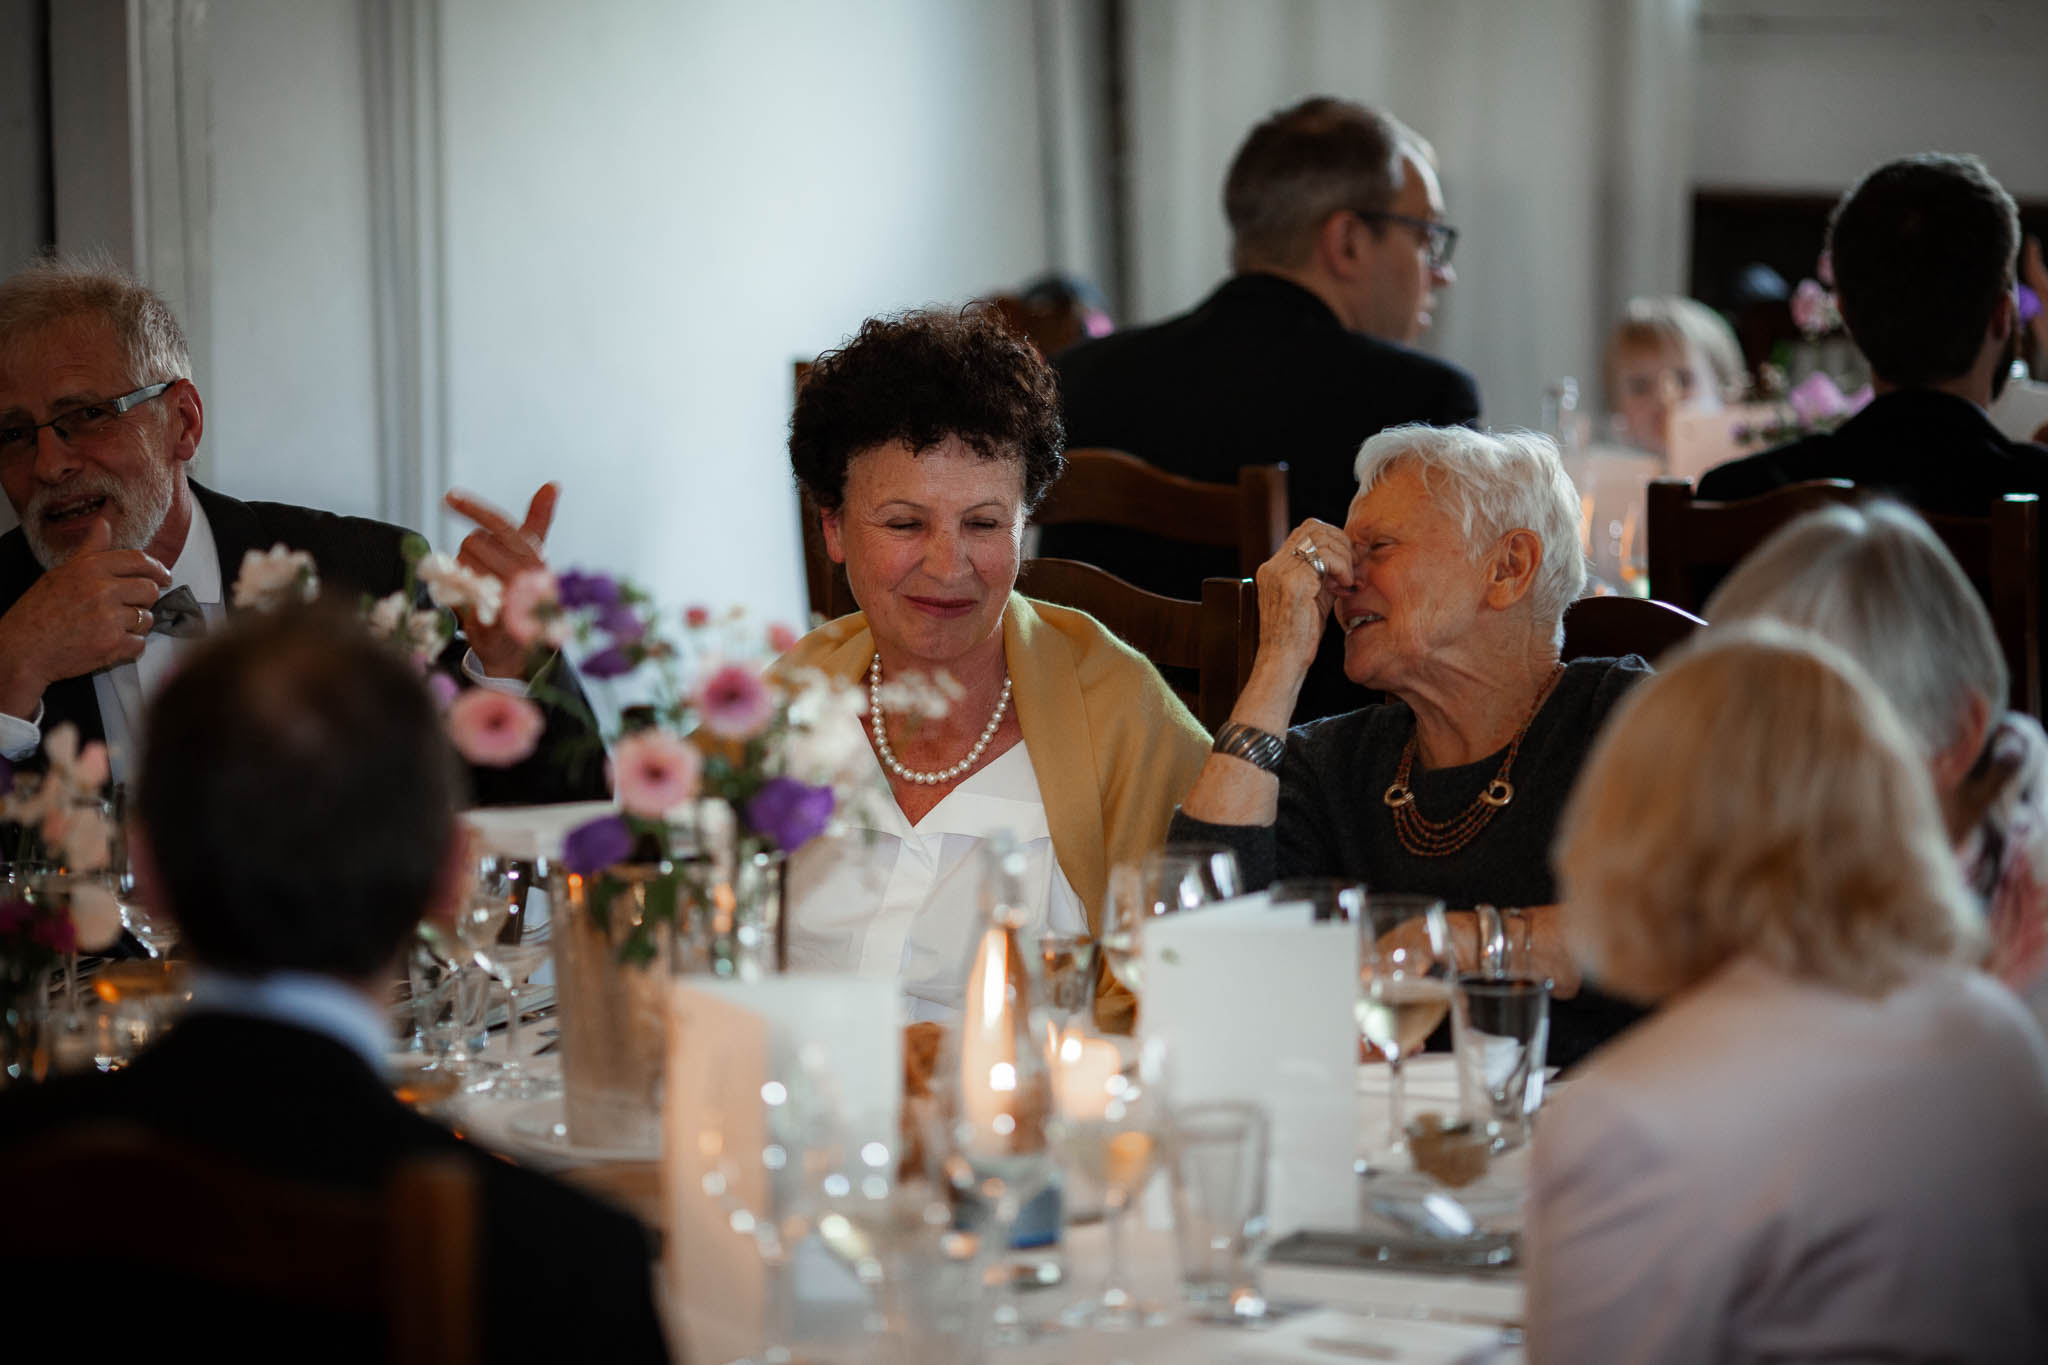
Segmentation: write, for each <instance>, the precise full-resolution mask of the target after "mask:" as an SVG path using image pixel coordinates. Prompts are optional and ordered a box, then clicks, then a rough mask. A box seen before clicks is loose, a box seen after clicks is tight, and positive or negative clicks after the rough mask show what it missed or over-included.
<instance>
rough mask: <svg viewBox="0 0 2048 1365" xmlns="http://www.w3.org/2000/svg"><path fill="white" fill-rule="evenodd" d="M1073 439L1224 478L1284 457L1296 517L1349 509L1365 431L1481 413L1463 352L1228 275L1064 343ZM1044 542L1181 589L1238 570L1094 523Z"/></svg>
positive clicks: (1153, 585)
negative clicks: (1384, 330)
mask: <svg viewBox="0 0 2048 1365" xmlns="http://www.w3.org/2000/svg"><path fill="white" fill-rule="evenodd" d="M1053 367H1054V368H1055V369H1056V370H1058V371H1059V376H1060V394H1061V402H1062V405H1063V407H1064V410H1065V414H1066V423H1067V444H1068V445H1072V446H1109V447H1111V448H1113V449H1116V450H1124V451H1129V452H1130V453H1131V454H1133V455H1136V456H1137V457H1138V458H1139V459H1141V460H1144V461H1146V462H1147V463H1148V464H1154V465H1157V466H1159V467H1160V468H1161V469H1165V470H1169V471H1171V472H1172V473H1175V474H1180V475H1183V476H1185V477H1187V478H1191V479H1202V480H1206V481H1208V482H1212V483H1230V482H1234V481H1235V480H1236V478H1237V471H1238V469H1239V468H1240V467H1241V466H1243V465H1248V464H1277V463H1281V462H1285V463H1286V465H1287V496H1288V502H1289V504H1290V514H1291V518H1292V520H1293V521H1296V522H1299V521H1302V520H1304V519H1305V518H1308V517H1320V518H1322V519H1323V520H1324V521H1329V522H1336V523H1340V524H1341V523H1342V522H1343V520H1344V513H1345V509H1346V508H1348V507H1349V506H1350V504H1351V496H1352V494H1353V493H1355V492H1356V491H1357V488H1358V481H1357V480H1356V479H1355V478H1354V477H1353V476H1352V472H1351V471H1352V465H1353V462H1354V461H1355V460H1356V458H1357V456H1358V447H1359V446H1360V445H1361V444H1363V443H1364V441H1365V438H1366V437H1368V436H1371V435H1372V434H1373V433H1375V432H1378V431H1382V430H1384V429H1386V428H1387V427H1391V426H1398V425H1400V424H1401V423H1403V422H1429V423H1433V424H1436V425H1452V424H1456V423H1460V422H1470V421H1472V420H1474V419H1475V418H1477V417H1478V416H1479V390H1478V388H1477V386H1476V385H1475V384H1474V383H1473V382H1472V376H1470V375H1469V374H1467V373H1465V371H1463V370H1461V369H1459V368H1458V367H1457V366H1455V365H1451V364H1447V363H1446V362H1444V361H1441V360H1438V359H1436V358H1434V357H1433V356H1428V355H1424V354H1423V353H1422V352H1420V351H1416V350H1411V349H1410V348H1408V347H1406V346H1401V345H1397V344H1395V343H1393V342H1390V341H1382V340H1380V339H1379V338H1377V337H1370V336H1366V335H1364V334H1362V333H1359V332H1353V331H1349V330H1347V329H1346V328H1345V326H1344V324H1343V323H1341V322H1339V321H1338V320H1337V315H1336V314H1335V313H1333V312H1331V311H1330V308H1329V305H1327V304H1325V303H1324V302H1323V301H1322V300H1321V299H1319V298H1317V297H1316V296H1315V295H1314V294H1312V293H1310V292H1309V291H1308V290H1306V289H1304V288H1302V287H1301V286H1300V285H1298V284H1294V283H1293V282H1291V281H1288V280H1283V279H1281V278H1280V277H1279V276H1277V275H1263V274H1247V275H1238V276H1235V277H1234V278H1232V279H1229V280H1226V281H1225V282H1224V283H1223V284H1222V286H1221V287H1219V288H1218V289H1217V290H1216V292H1215V293H1213V294H1211V295H1210V296H1209V297H1208V298H1207V299H1205V300H1203V302H1202V303H1201V305H1200V306H1199V307H1197V308H1196V309H1195V310H1194V311H1193V312H1190V313H1184V314H1182V315H1181V316H1179V317H1176V318H1169V319H1167V320H1166V321H1165V322H1161V323H1158V324H1156V325H1154V326H1151V327H1138V328H1133V329H1131V330H1129V331H1123V332H1115V333H1112V334H1111V335H1109V336H1106V337H1102V338H1100V339H1099V340H1096V341H1090V342H1086V343H1083V344H1082V345H1080V346H1076V347H1074V348H1073V349H1072V350H1069V351H1066V352H1063V353H1062V354H1061V355H1060V356H1059V357H1058V358H1057V359H1055V360H1054V361H1053ZM1040 553H1042V554H1047V555H1058V556H1060V557H1062V558H1068V559H1080V560H1084V561H1086V562H1088V563H1091V564H1097V565H1100V566H1101V567H1103V568H1106V569H1108V570H1110V571H1111V572H1112V573H1115V574H1117V575H1118V576H1119V577H1122V578H1125V579H1127V580H1129V581H1130V582H1133V583H1136V584H1137V585H1138V586H1140V587H1144V588H1150V589H1151V590H1152V591H1154V592H1164V593H1167V594H1169V595H1171V596H1174V597H1199V596H1200V595H1201V581H1202V579H1203V578H1205V577H1211V576H1235V574H1236V573H1237V557H1236V555H1235V554H1233V553H1231V552H1229V551H1227V550H1225V551H1217V552H1214V553H1213V554H1212V553H1207V552H1204V551H1200V550H1194V549H1191V548H1190V547H1188V546H1184V545H1174V544H1173V543H1172V542H1171V541H1165V540H1157V539H1155V538H1153V537H1149V536H1144V537H1140V536H1134V535H1131V534H1129V533H1126V532H1106V533H1105V532H1104V531H1103V530H1102V529H1101V528H1098V527H1080V526H1076V527H1065V526H1048V527H1046V528H1045V530H1044V532H1043V535H1042V538H1041V540H1040Z"/></svg>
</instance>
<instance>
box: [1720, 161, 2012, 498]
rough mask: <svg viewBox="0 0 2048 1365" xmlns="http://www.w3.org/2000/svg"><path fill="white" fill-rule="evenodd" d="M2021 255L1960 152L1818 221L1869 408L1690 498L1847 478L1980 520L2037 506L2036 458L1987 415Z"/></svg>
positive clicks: (1740, 467)
mask: <svg viewBox="0 0 2048 1365" xmlns="http://www.w3.org/2000/svg"><path fill="white" fill-rule="evenodd" d="M2019 246H2020V230H2019V210H2018V209H2017V208H2016V207H2015V206H2014V204H2013V200H2012V196H2011V195H2009V194H2007V193H2006V192H2005V188H2004V187H2003V186H2001V185H2000V184H1999V183H1998V182H1997V181H1996V180H1994V179H1993V178H1992V176H1991V173H1990V172H1989V171H1988V170H1986V169H1985V167H1984V163H1983V162H1981V161H1979V160H1978V159H1977V158H1975V157H1973V156H1949V155H1945V154H1940V153H1933V152H1929V153H1923V154H1920V155H1916V156H1908V157H1901V158H1900V159H1898V160H1896V161H1890V162H1887V163H1885V164H1884V165H1882V166H1879V167H1878V168H1877V169H1876V170H1874V171H1872V172H1870V174H1868V175H1866V176H1865V177H1863V179H1862V180H1861V181H1859V182H1858V183H1857V184H1856V185H1855V187H1854V188H1852V189H1851V190H1850V191H1849V192H1848V193H1847V194H1846V195H1844V196H1843V197H1842V202H1841V203H1840V204H1839V205H1837V206H1836V208H1835V212H1834V217H1833V218H1832V220H1831V221H1830V222H1829V224H1828V259H1829V261H1830V263H1831V267H1832V269H1833V272H1834V279H1835V291H1836V296H1837V300H1838V302H1839V304H1840V306H1841V311H1842V323H1843V325H1844V326H1846V327H1847V328H1848V329H1849V338H1850V340H1852V341H1854V342H1855V343H1856V347H1857V349H1858V350H1860V351H1862V352H1863V356H1864V358H1865V359H1866V360H1868V361H1869V362H1870V370H1871V376H1872V379H1871V387H1872V389H1873V390H1874V391H1875V393H1876V397H1874V398H1873V399H1872V400H1871V401H1870V402H1869V403H1868V404H1867V405H1866V406H1865V407H1864V408H1863V409H1862V410H1861V411H1859V412H1858V413H1857V414H1856V415H1855V416H1853V417H1851V418H1850V419H1849V420H1848V421H1846V422H1844V423H1842V425H1841V426H1839V427H1837V428H1836V429H1835V430H1833V431H1827V432H1821V433H1819V434H1817V435H1813V436H1807V437H1805V438H1803V439H1801V440H1798V441H1794V442H1792V443H1791V444H1789V445H1783V446H1778V447H1776V448H1775V449H1772V450H1766V451H1764V452H1762V453H1761V454H1757V455H1750V456H1746V457H1744V458H1743V459H1739V460H1731V461H1729V462H1728V463H1726V464H1722V465H1717V466H1715V467H1714V468H1712V469H1710V470H1708V471H1707V472H1706V473H1705V474H1704V475H1702V476H1701V478H1700V481H1699V496H1700V497H1702V498H1709V499H1713V500H1716V501H1726V500H1732V499H1739V498H1753V497H1756V496H1758V495H1759V494H1762V493H1768V492H1770V491H1771V490H1772V489H1774V488H1780V487H1783V486H1784V485H1786V484H1788V483H1801V482H1804V481H1806V480H1808V479H1848V480H1850V481H1852V482H1854V483H1856V484H1859V485H1864V486H1868V487H1872V488H1876V489H1880V490H1882V491H1885V492H1888V493H1891V494H1892V495H1894V496H1896V497H1898V498H1901V499H1903V500H1904V501H1906V502H1908V503H1911V504H1912V505H1913V506H1915V507H1918V508H1920V509H1921V510H1922V511H1926V512H1940V513H1947V514H1949V515H1952V516H1972V517H1981V516H1984V515H1985V514H1986V513H1988V512H1989V511H1990V510H1991V507H1990V505H1991V502H1992V501H1993V500H1994V499H1995V498H1997V497H1999V496H2000V495H2001V494H2005V493H2040V494H2044V495H2048V449H2044V448H2042V447H2041V446H2037V445H2033V444H2031V443H2029V442H2024V441H2013V440H2008V439H2007V438H2006V437H2005V436H2004V435H2003V434H2002V433H2001V432H2000V431H1999V430H1998V428H1997V427H1995V426H1994V425H1992V422H1991V418H1990V417H1989V416H1988V415H1987V413H1986V411H1985V410H1986V409H1987V408H1989V407H1990V406H1991V403H1992V400H1993V399H1995V398H1997V397H1998V395H1999V393H2000V392H2001V391H2002V390H2003V388H2004V387H2005V383H2006V380H2007V378H2008V376H2009V374H2010V371H2011V364H2012V357H2013V354H2014V351H2015V348H2016V347H2017V346H2018V345H2019V339H2020V326H2021V324H2020V316H2019V304H2018V301H2017V299H2016V298H2015V296H2014V293H2013V286H2014V283H2015V280H2014V274H2013V272H2014V267H2015V262H2016V261H2017V259H2018V256H2019Z"/></svg>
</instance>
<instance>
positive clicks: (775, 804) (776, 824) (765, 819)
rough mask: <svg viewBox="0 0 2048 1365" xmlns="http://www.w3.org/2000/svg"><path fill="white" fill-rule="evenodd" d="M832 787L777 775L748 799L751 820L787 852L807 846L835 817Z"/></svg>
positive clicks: (778, 846) (748, 811)
mask: <svg viewBox="0 0 2048 1365" xmlns="http://www.w3.org/2000/svg"><path fill="white" fill-rule="evenodd" d="M833 804H834V802H833V799H832V789H831V788H830V787H812V786H807V785H806V784H804V783H802V782H799V781H797V780H796V779H795V778H793V777H777V778H773V779H771V780H770V781H769V782H768V784H767V785H766V786H764V787H762V788H761V790H760V791H758V792H755V793H754V799H753V800H751V801H749V802H747V823H748V824H749V825H751V826H753V827H754V829H756V830H757V831H759V832H760V833H762V834H765V835H767V836H768V837H769V838H770V839H773V840H774V841H775V846H776V847H777V848H780V849H783V850H785V851H788V850H794V849H798V848H801V847H803V845H805V844H807V843H809V842H810V841H811V840H812V839H814V838H816V837H817V836H818V835H819V834H821V833H823V832H824V829H825V823H826V822H827V821H828V820H830V819H831V818H832V807H833Z"/></svg>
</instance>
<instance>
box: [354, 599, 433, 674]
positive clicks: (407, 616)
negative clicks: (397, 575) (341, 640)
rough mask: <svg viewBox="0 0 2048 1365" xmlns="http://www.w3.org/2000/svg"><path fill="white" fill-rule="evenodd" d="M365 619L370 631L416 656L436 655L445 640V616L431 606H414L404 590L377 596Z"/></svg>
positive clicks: (431, 657)
mask: <svg viewBox="0 0 2048 1365" xmlns="http://www.w3.org/2000/svg"><path fill="white" fill-rule="evenodd" d="M366 619H367V620H368V622H369V626H370V633H371V634H372V635H375V636H376V637H377V638H378V639H380V640H389V641H391V642H392V643H394V644H396V645H398V646H399V647H400V648H402V649H404V650H405V651H406V652H407V653H409V654H411V655H413V656H414V657H415V658H418V659H428V660H431V659H433V658H435V657H436V656H437V655H439V654H440V652H441V647H442V646H443V645H445V644H447V643H448V618H447V617H445V616H443V615H442V614H441V613H440V612H438V611H436V610H434V609H433V608H431V607H414V606H413V604H412V599H411V598H409V597H407V596H406V595H405V594H404V593H403V592H395V593H392V594H391V595H390V596H389V597H380V598H378V599H377V601H376V602H375V603H373V604H372V605H371V607H370V612H369V615H368V617H367V618H366Z"/></svg>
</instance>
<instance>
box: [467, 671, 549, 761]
mask: <svg viewBox="0 0 2048 1365" xmlns="http://www.w3.org/2000/svg"><path fill="white" fill-rule="evenodd" d="M543 728H545V722H544V721H542V719H541V714H540V708H539V707H538V706H535V705H534V704H533V703H532V702H530V701H528V700H527V699H526V698H524V697H508V696H506V695H505V694H504V693H503V692H493V691H492V690H491V689H490V688H488V687H472V688H470V689H469V690H468V691H467V692H464V693H463V694H462V695H461V696H459V697H457V698H456V699H455V701H454V702H453V704H451V705H450V706H449V708H448V738H449V739H450V740H452V741H453V742H454V744H455V751H456V752H457V753H459V754H461V755H462V756H463V757H464V758H466V759H468V760H469V761H470V762H471V763H475V764H479V765H481V766H483V767H486V768H509V767H511V766H512V765H513V764H514V763H517V762H519V761H520V760H522V759H524V758H527V757H529V756H530V755H531V754H532V753H533V750H534V746H535V745H537V744H539V743H540V732H541V730H542V729H543Z"/></svg>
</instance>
